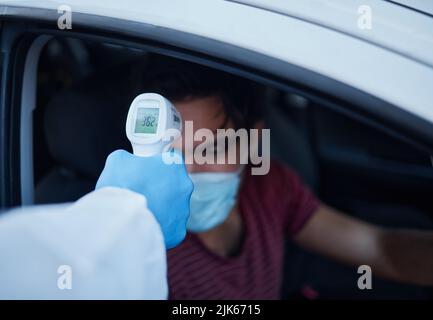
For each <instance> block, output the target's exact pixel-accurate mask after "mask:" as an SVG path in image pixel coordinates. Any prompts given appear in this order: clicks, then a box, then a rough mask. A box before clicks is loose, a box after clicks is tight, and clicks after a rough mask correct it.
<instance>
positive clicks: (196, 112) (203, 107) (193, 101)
mask: <svg viewBox="0 0 433 320" xmlns="http://www.w3.org/2000/svg"><path fill="white" fill-rule="evenodd" d="M174 105H175V106H176V108H177V109H178V111H179V112H180V113H181V115H182V118H183V120H184V121H192V122H193V124H194V131H195V130H198V129H202V128H207V129H210V130H212V131H215V133H216V130H217V129H219V128H221V127H222V126H223V125H224V124H225V122H226V116H227V115H226V113H225V110H224V105H223V103H222V101H221V98H219V97H218V96H209V97H204V98H189V99H187V100H183V101H175V102H174Z"/></svg>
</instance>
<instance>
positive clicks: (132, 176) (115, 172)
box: [96, 150, 193, 249]
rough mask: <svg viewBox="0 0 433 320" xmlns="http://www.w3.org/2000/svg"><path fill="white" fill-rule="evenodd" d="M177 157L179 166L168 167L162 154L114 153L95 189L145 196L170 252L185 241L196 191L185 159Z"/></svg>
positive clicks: (118, 151) (110, 156) (170, 165)
mask: <svg viewBox="0 0 433 320" xmlns="http://www.w3.org/2000/svg"><path fill="white" fill-rule="evenodd" d="M177 156H178V157H180V159H181V163H180V164H166V163H164V162H163V160H162V154H158V155H155V156H153V157H138V156H135V155H133V154H131V153H129V152H127V151H124V150H117V151H114V152H112V153H111V154H110V155H109V156H108V157H107V161H106V163H105V167H104V170H103V171H102V173H101V175H100V177H99V179H98V182H97V184H96V189H99V188H102V187H119V188H125V189H129V190H131V191H134V192H137V193H140V194H142V195H144V196H145V197H146V199H147V204H148V207H149V209H150V210H151V211H152V213H153V214H154V215H155V217H156V220H157V221H158V223H159V224H160V226H161V230H162V233H163V236H164V239H165V245H166V248H167V249H170V248H172V247H175V246H176V245H178V244H179V243H180V242H181V241H182V240H183V239H184V238H185V235H186V223H187V220H188V217H189V201H190V197H191V193H192V190H193V184H192V181H191V180H190V178H189V176H188V173H187V171H186V167H185V164H184V162H183V158H182V156H181V155H180V154H177Z"/></svg>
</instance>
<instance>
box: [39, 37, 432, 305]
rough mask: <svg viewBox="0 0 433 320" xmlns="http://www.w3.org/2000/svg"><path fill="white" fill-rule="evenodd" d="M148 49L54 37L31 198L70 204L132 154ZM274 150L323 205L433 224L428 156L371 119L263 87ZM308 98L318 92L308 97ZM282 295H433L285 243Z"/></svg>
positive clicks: (398, 222)
mask: <svg viewBox="0 0 433 320" xmlns="http://www.w3.org/2000/svg"><path fill="white" fill-rule="evenodd" d="M148 55H149V52H147V51H146V50H143V49H137V48H131V47H127V46H122V45H117V44H112V43H105V42H98V41H90V40H83V39H78V38H66V37H53V38H52V39H51V40H50V41H49V42H48V43H47V44H46V45H45V46H44V48H43V50H42V52H41V56H40V59H39V64H38V73H37V103H36V109H35V111H34V113H33V135H32V136H33V159H34V160H33V168H34V184H35V191H34V194H35V203H39V204H42V203H44V204H46V203H60V202H65V201H74V200H76V199H78V198H80V197H81V196H83V195H84V194H86V193H88V192H90V191H92V190H93V189H94V187H95V183H96V180H97V178H98V176H99V174H100V172H101V170H102V168H103V166H104V162H105V159H106V157H107V155H108V154H109V153H110V152H112V151H114V150H116V149H125V150H128V151H131V146H130V143H129V141H128V140H127V138H126V136H125V132H124V123H125V119H126V114H127V110H128V108H129V105H130V103H131V101H132V99H133V98H134V97H135V96H136V95H137V94H139V93H141V91H140V79H141V76H142V74H143V72H145V70H146V59H147V57H148ZM261 85H262V86H263V90H264V92H265V97H264V101H263V108H264V109H265V110H264V114H265V123H266V125H265V127H266V128H270V129H271V152H272V156H273V157H274V158H276V159H278V160H280V161H282V162H284V163H286V164H287V165H289V166H290V167H292V168H294V169H295V171H297V172H298V174H299V175H300V176H301V177H302V178H303V180H304V182H305V183H306V184H307V185H308V186H309V187H310V188H311V189H312V190H313V191H314V192H315V194H316V195H317V196H318V197H319V199H321V201H323V202H324V203H327V204H329V205H332V206H334V207H336V208H338V209H339V210H342V211H344V212H346V213H348V214H350V215H354V216H357V217H359V218H361V219H363V220H366V221H370V222H374V223H376V224H379V225H383V226H394V227H404V228H418V229H430V230H431V229H433V203H432V201H431V199H432V197H433V188H432V186H433V170H432V165H433V163H432V161H433V160H432V158H431V155H430V154H428V153H427V152H425V151H423V150H420V149H419V148H417V147H416V146H414V145H412V144H411V143H408V142H407V141H403V140H401V139H398V138H396V137H395V136H393V135H392V134H390V133H389V132H387V130H384V128H379V127H377V126H374V125H372V124H371V123H370V122H369V121H368V119H364V118H362V117H356V116H353V115H351V114H348V113H343V112H341V111H340V110H335V109H332V108H329V106H327V105H322V104H320V103H318V102H317V101H315V100H313V99H310V97H309V96H304V95H302V94H299V93H298V92H289V91H285V90H282V89H281V88H276V87H273V86H271V85H269V84H261ZM311 94H312V95H314V93H311ZM286 247H287V250H286V259H285V268H284V270H285V272H284V273H285V274H284V282H283V284H282V292H281V297H282V298H284V299H334V298H344V299H372V298H383V299H431V298H433V291H432V289H428V288H423V287H418V286H411V285H403V284H399V283H395V282H391V281H387V280H382V279H378V278H374V279H373V286H374V288H375V290H372V291H371V292H367V291H368V290H367V291H362V290H359V289H358V288H357V286H356V283H357V282H356V279H357V278H358V276H359V275H358V274H357V272H356V268H355V267H347V266H343V265H341V264H339V263H337V262H334V261H331V260H329V259H327V258H323V257H320V256H318V255H315V254H313V253H311V252H307V251H305V250H303V249H301V248H299V247H297V246H296V245H295V244H293V243H292V242H290V241H289V240H287V245H286Z"/></svg>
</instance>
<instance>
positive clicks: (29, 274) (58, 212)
mask: <svg viewBox="0 0 433 320" xmlns="http://www.w3.org/2000/svg"><path fill="white" fill-rule="evenodd" d="M0 262H1V263H0V298H1V299H166V298H167V295H168V285H167V271H166V269H167V262H166V249H165V245H164V239H163V236H162V232H161V229H160V227H159V224H158V222H157V221H156V219H155V218H154V216H153V215H152V214H151V213H150V211H149V210H148V209H147V203H146V199H145V197H143V196H142V195H140V194H137V193H134V192H131V191H128V190H125V189H119V188H111V187H108V188H102V189H99V190H97V191H93V192H91V193H89V194H87V195H86V196H84V197H82V198H81V199H79V200H78V201H76V202H74V203H71V204H62V205H44V206H34V207H27V208H26V207H24V208H19V209H14V210H12V211H10V212H6V213H3V214H2V215H0Z"/></svg>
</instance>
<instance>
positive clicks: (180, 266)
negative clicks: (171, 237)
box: [167, 161, 318, 299]
mask: <svg viewBox="0 0 433 320" xmlns="http://www.w3.org/2000/svg"><path fill="white" fill-rule="evenodd" d="M247 169H248V170H247V172H246V175H247V176H246V177H245V179H244V181H243V183H242V186H241V189H240V190H239V195H238V196H239V210H240V214H241V217H242V222H243V226H244V235H245V236H244V239H243V243H242V246H241V251H240V253H239V254H238V255H237V256H235V257H221V256H218V255H216V254H214V253H212V252H211V251H209V250H208V249H207V248H206V247H205V246H204V244H203V243H202V242H201V241H200V239H199V238H198V237H197V236H195V235H194V234H191V233H188V234H187V236H186V238H185V240H184V241H183V242H182V243H181V244H180V245H179V246H178V247H176V248H174V249H172V250H169V251H168V254H167V255H168V282H169V290H170V294H169V298H170V299H279V298H280V294H281V292H280V290H281V280H282V268H283V256H284V237H285V236H294V235H295V234H296V233H297V232H299V231H300V230H301V229H302V227H303V226H304V225H305V223H306V221H307V220H308V218H309V217H310V216H311V215H312V214H313V213H314V212H315V210H316V209H317V207H318V201H317V200H316V198H315V197H314V196H313V194H312V193H311V192H310V191H309V190H308V189H307V188H306V187H305V186H304V185H303V184H302V182H301V180H300V179H299V177H298V176H297V175H296V173H294V172H293V171H292V170H290V169H288V168H287V167H285V166H283V165H281V164H279V163H278V162H275V161H273V162H271V169H270V171H269V173H268V174H267V175H264V176H252V175H251V174H250V171H251V170H250V168H247Z"/></svg>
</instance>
